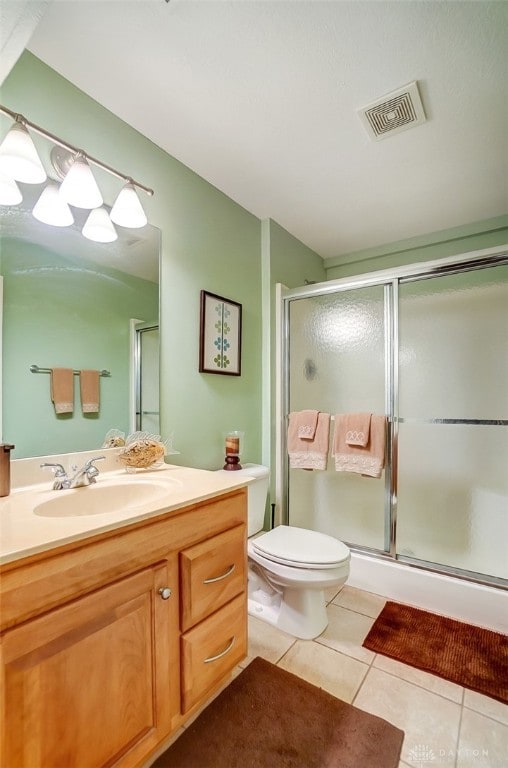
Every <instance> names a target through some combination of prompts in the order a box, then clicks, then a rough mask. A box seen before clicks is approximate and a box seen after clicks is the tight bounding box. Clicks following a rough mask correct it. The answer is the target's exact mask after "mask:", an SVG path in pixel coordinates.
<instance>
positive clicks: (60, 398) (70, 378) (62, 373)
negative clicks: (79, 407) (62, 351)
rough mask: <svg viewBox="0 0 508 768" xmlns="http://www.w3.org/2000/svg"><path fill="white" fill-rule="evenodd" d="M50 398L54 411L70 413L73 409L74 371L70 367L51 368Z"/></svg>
mask: <svg viewBox="0 0 508 768" xmlns="http://www.w3.org/2000/svg"><path fill="white" fill-rule="evenodd" d="M51 400H52V401H53V403H54V406H55V413H72V412H73V410H74V371H73V370H72V368H52V369H51Z"/></svg>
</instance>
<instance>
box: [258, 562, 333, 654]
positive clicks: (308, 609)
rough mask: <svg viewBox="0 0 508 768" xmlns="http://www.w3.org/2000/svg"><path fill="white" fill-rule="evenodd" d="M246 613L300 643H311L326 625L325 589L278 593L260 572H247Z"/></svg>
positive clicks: (294, 590)
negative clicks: (298, 639) (299, 640)
mask: <svg viewBox="0 0 508 768" xmlns="http://www.w3.org/2000/svg"><path fill="white" fill-rule="evenodd" d="M248 597H249V599H248V612H249V614H250V615H251V616H256V617H257V618H258V619H261V620H262V621H266V622H267V623H268V624H272V626H274V627H277V629H280V630H282V631H283V632H287V633H288V634H290V635H293V637H298V638H300V639H301V640H313V639H314V638H315V637H318V635H320V634H321V633H322V632H324V630H325V629H326V627H327V626H328V614H327V611H326V601H325V595H324V590H322V589H302V588H301V587H300V588H298V589H291V587H285V588H284V589H283V591H278V590H276V589H274V588H273V587H272V585H271V584H269V583H268V582H267V581H266V579H264V578H263V577H262V576H261V575H260V574H259V572H254V571H253V570H252V568H250V569H249V596H248Z"/></svg>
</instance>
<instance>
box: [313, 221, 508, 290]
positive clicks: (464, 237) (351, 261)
mask: <svg viewBox="0 0 508 768" xmlns="http://www.w3.org/2000/svg"><path fill="white" fill-rule="evenodd" d="M506 243H508V216H498V217H496V218H494V219H488V220H486V221H479V222H473V223H471V224H467V225H465V226H462V227H455V228H453V229H447V230H442V231H440V232H433V233H429V234H427V235H423V236H421V237H414V238H411V239H410V240H400V241H399V242H396V243H389V244H387V245H380V246H377V247H376V248H369V249H367V250H364V251H356V252H355V253H348V254H344V255H343V256H340V257H337V258H336V259H329V260H327V262H326V278H327V280H335V279H338V278H342V277H351V276H353V275H361V274H365V273H367V272H374V271H377V270H379V269H391V268H395V267H401V266H404V265H405V264H416V263H419V262H423V261H432V260H433V259H444V258H446V257H447V256H458V255H460V254H462V253H468V252H470V251H476V250H482V249H483V248H493V247H495V246H497V245H505V244H506Z"/></svg>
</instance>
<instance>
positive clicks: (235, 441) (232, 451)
mask: <svg viewBox="0 0 508 768" xmlns="http://www.w3.org/2000/svg"><path fill="white" fill-rule="evenodd" d="M239 453H240V438H239V437H236V436H234V435H228V436H227V437H226V455H230V456H238V454H239Z"/></svg>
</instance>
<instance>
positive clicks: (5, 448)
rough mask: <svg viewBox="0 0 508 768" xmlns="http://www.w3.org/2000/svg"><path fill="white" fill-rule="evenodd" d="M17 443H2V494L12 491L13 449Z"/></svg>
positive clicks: (6, 494)
mask: <svg viewBox="0 0 508 768" xmlns="http://www.w3.org/2000/svg"><path fill="white" fill-rule="evenodd" d="M15 447H16V446H15V445H8V444H7V443H0V496H8V495H9V494H10V492H11V451H12V450H13V449H14V448H15Z"/></svg>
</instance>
